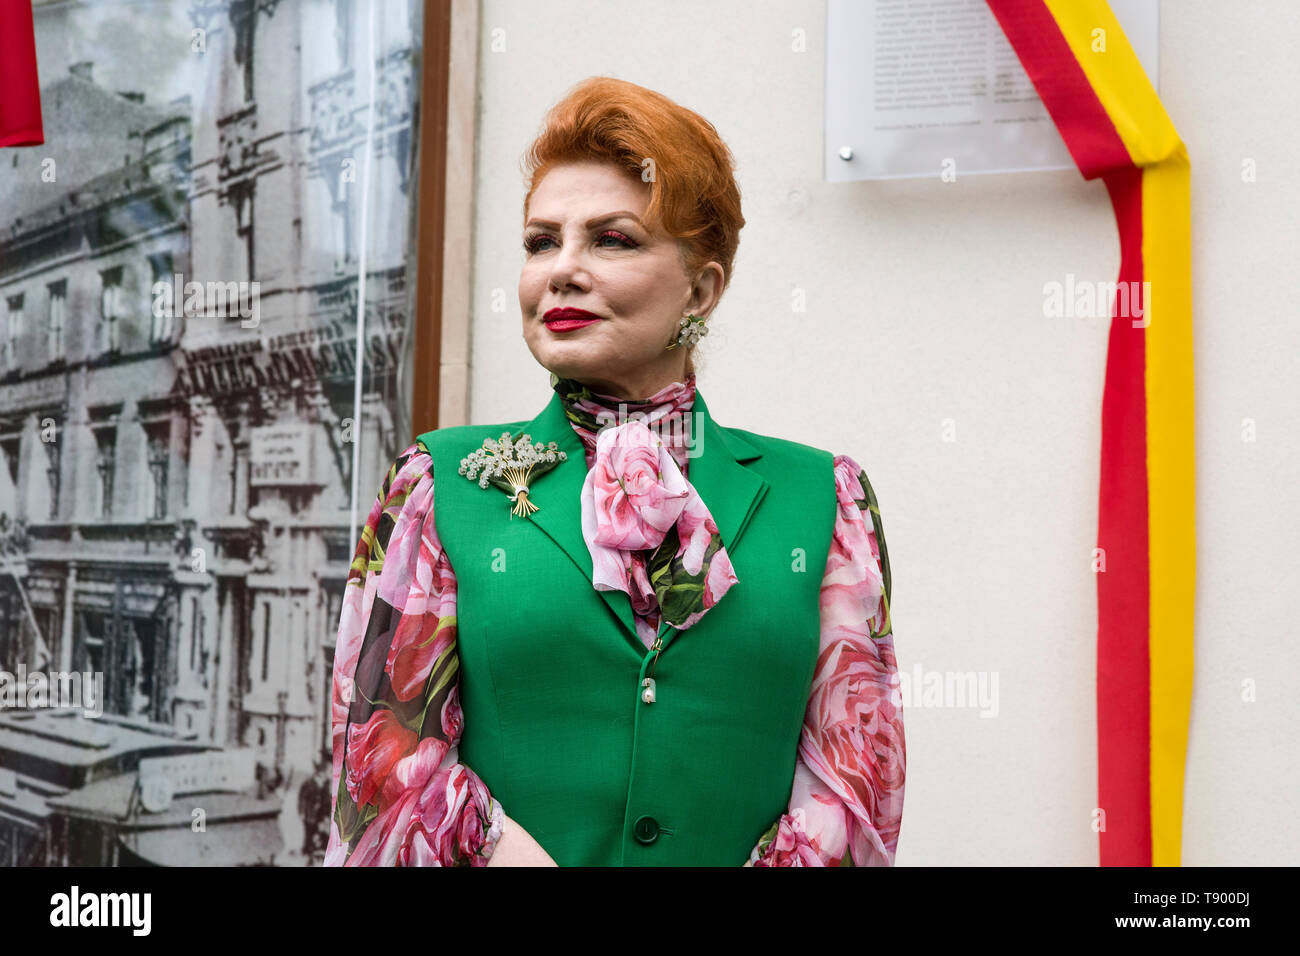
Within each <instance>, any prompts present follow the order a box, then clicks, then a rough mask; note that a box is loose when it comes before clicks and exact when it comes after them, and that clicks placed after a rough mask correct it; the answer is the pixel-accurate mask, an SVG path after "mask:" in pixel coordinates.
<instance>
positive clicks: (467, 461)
mask: <svg viewBox="0 0 1300 956" xmlns="http://www.w3.org/2000/svg"><path fill="white" fill-rule="evenodd" d="M568 457H569V456H568V454H567V453H565V452H562V451H560V450H559V445H557V444H556V443H555V442H550V443H549V444H546V445H543V444H542V443H541V442H534V441H532V437H531V436H530V435H529V434H528V433H527V432H524V433H523V434H522V435H520V436H519V438H517V439H514V438H512V437H511V435H510V433H509V432H502V433H501V437H500V438H499V439H492V438H485V439H483V447H482V448H477V449H475V450H474V451H472V452H470V453H469V454H468V455H466V456H465V457H464V458H462V459H461V460H460V473H461V474H462V475H464V476H465V477H466V478H469V479H470V480H471V481H473V480H477V481H478V484H479V487H480V488H486V487H487V486H488V485H496V486H497V487H498V488H500V489H501V490H502V491H504V492H506V494H508V495H509V496H510V500H511V501H512V502H513V503H514V506H513V507H512V508H511V509H510V513H511V515H520V516H525V515H530V514H532V513H533V512H534V511H538V510H540V509H539V507H538V506H537V505H535V504H533V503H532V502H531V501H529V500H528V488H529V485H530V484H531V483H532V482H533V481H535V480H537V479H538V478H540V477H541V476H542V475H544V474H546V473H547V472H548V471H550V470H551V469H552V468H554V467H555V466H556V465H558V464H559V463H560V462H562V461H565V460H566V459H567V458H568Z"/></svg>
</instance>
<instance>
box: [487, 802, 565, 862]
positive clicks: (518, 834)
mask: <svg viewBox="0 0 1300 956" xmlns="http://www.w3.org/2000/svg"><path fill="white" fill-rule="evenodd" d="M487 865H488V866H558V865H559V864H557V863H556V862H555V861H554V860H552V859H551V857H550V854H548V853H547V852H546V851H545V850H543V849H542V846H541V844H540V843H538V842H537V841H536V840H534V839H533V838H532V835H531V834H530V833H529V832H528V831H527V830H525V829H524V828H523V827H521V826H520V825H519V824H517V823H515V821H514V820H511V819H510V817H509V815H507V816H506V818H505V822H504V823H503V824H502V825H501V837H500V839H498V840H497V846H496V849H495V850H493V851H492V856H491V858H489V859H488V862H487Z"/></svg>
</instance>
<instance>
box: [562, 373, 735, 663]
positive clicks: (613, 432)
mask: <svg viewBox="0 0 1300 956" xmlns="http://www.w3.org/2000/svg"><path fill="white" fill-rule="evenodd" d="M551 384H552V387H553V388H555V390H556V391H557V392H558V393H559V394H560V397H561V399H562V400H563V402H564V406H565V412H566V414H567V415H568V417H569V421H570V422H571V423H572V424H573V427H574V430H575V431H577V433H578V435H579V437H580V438H582V441H583V446H584V448H585V449H586V452H587V478H586V481H585V482H584V483H583V486H582V534H583V538H585V539H586V542H587V548H588V550H589V551H590V552H591V559H592V586H593V587H594V588H596V589H597V590H599V591H612V590H618V591H623V592H624V593H626V594H627V595H628V597H629V598H630V599H631V602H632V609H633V611H634V612H635V614H636V617H637V632H638V634H639V635H640V636H641V639H642V641H644V642H645V644H646V645H647V646H649V645H650V644H651V643H652V642H653V640H654V637H655V635H656V632H657V631H658V627H659V623H660V621H661V620H663V621H667V623H668V624H670V625H671V626H673V627H675V628H678V629H679V630H685V629H687V628H689V627H691V626H692V625H693V624H695V623H696V622H697V621H699V620H700V619H701V618H702V617H703V616H704V615H705V613H706V612H707V611H708V610H709V608H711V607H713V606H714V605H715V604H716V603H717V602H718V601H719V600H721V599H722V596H723V595H724V594H726V593H727V591H728V590H729V589H730V588H731V586H732V585H733V584H735V583H736V581H737V579H736V574H735V570H734V569H733V568H732V565H731V559H730V558H729V557H728V556H727V551H726V548H725V547H723V544H722V536H721V535H720V534H719V532H718V526H717V524H716V522H714V520H713V516H712V515H711V514H710V513H709V509H708V506H707V505H705V503H704V501H703V499H702V498H701V497H700V495H699V492H698V491H696V490H695V487H694V486H693V485H692V484H691V483H690V481H689V480H688V479H687V477H686V473H685V472H686V470H688V468H689V455H688V451H689V449H688V448H687V446H686V435H687V434H688V430H687V429H686V428H685V427H684V422H682V421H681V418H682V416H685V415H689V414H690V409H691V407H692V405H693V404H694V401H695V376H694V375H691V376H689V377H688V378H687V380H686V381H685V382H674V383H672V384H671V385H668V386H666V387H665V388H663V389H661V390H660V391H658V392H656V393H655V394H654V395H652V396H650V398H648V399H644V400H639V401H628V400H626V399H620V398H619V397H617V396H613V395H604V394H601V393H599V392H593V391H591V390H590V389H588V388H587V387H585V386H583V385H582V384H580V383H578V382H576V381H573V380H572V379H561V378H558V377H557V376H555V375H552V376H551ZM633 413H639V414H637V415H636V417H635V418H632V419H631V420H628V419H629V416H631V415H632V414H633Z"/></svg>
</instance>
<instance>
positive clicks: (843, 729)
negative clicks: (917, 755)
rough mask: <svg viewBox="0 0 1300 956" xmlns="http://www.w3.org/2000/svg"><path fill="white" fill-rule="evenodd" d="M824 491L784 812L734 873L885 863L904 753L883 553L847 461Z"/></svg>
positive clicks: (897, 812) (864, 483) (871, 507)
mask: <svg viewBox="0 0 1300 956" xmlns="http://www.w3.org/2000/svg"><path fill="white" fill-rule="evenodd" d="M835 491H836V495H837V497H838V500H839V514H838V516H837V518H836V521H835V528H834V531H833V538H832V541H831V549H830V554H829V556H828V557H827V560H826V573H825V575H824V576H823V578H822V585H821V650H820V653H819V655H818V658H817V669H816V673H815V674H814V676H813V683H812V692H811V694H810V695H809V699H808V710H807V713H806V715H805V717H804V725H803V732H802V734H801V735H800V739H799V754H798V757H797V759H796V761H795V774H794V786H793V788H792V790H791V794H790V805H789V810H788V811H787V812H786V813H785V814H783V815H782V816H781V818H780V819H778V820H777V821H776V822H775V823H773V824H772V826H771V827H770V828H769V829H768V831H767V832H766V833H764V834H763V836H762V837H761V838H760V839H759V841H758V844H757V845H756V846H755V847H754V849H753V851H752V852H751V853H750V857H749V861H748V862H746V863H745V865H746V866H893V864H894V853H895V850H896V848H897V846H898V833H899V828H900V826H901V824H902V818H903V784H904V780H905V776H906V773H905V770H906V762H907V751H906V747H905V744H904V739H903V705H902V691H901V688H900V685H899V679H898V664H897V662H896V661H895V659H894V634H893V626H892V623H891V622H890V617H889V597H890V572H889V556H888V552H887V551H886V550H885V532H884V528H883V527H882V525H881V521H880V508H879V506H878V505H877V503H876V496H875V493H874V492H873V491H872V489H871V483H870V482H869V481H868V480H867V475H866V472H865V471H863V470H862V468H861V467H860V466H859V465H858V463H857V462H856V461H854V460H853V459H852V458H850V457H849V456H847V455H837V456H836V457H835ZM868 518H869V519H870V520H869V521H868Z"/></svg>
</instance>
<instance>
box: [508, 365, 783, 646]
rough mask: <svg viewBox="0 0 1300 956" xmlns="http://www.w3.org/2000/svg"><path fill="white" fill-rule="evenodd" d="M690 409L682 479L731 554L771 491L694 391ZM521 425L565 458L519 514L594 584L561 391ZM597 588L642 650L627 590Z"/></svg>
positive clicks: (583, 470)
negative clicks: (527, 512) (688, 455)
mask: <svg viewBox="0 0 1300 956" xmlns="http://www.w3.org/2000/svg"><path fill="white" fill-rule="evenodd" d="M693 413H694V414H693V415H692V429H693V432H692V435H691V440H692V441H693V442H694V447H693V448H692V449H691V454H692V455H693V456H694V457H692V458H691V459H690V464H689V465H688V466H687V478H688V480H689V481H690V483H691V484H692V485H693V486H694V487H695V489H696V491H698V492H699V493H700V497H701V498H702V499H703V500H704V503H705V505H707V506H708V509H709V513H710V514H711V515H713V520H714V521H715V522H717V525H718V532H719V533H720V534H721V536H722V544H723V547H725V548H726V549H727V552H728V553H729V554H734V553H735V551H736V548H737V547H738V545H739V544H740V539H741V536H742V535H743V534H744V531H745V528H746V526H748V524H749V521H750V519H751V518H752V517H753V514H754V511H755V509H757V508H758V506H759V504H760V503H761V501H762V499H763V496H764V495H765V494H766V493H767V489H768V483H767V481H766V480H765V479H764V478H763V477H762V476H761V475H759V474H758V473H757V472H755V471H752V470H750V469H749V468H746V467H745V465H744V464H743V463H744V462H749V461H754V460H755V459H758V458H761V457H762V455H761V453H760V452H759V450H758V449H757V448H755V447H754V446H753V445H751V444H750V443H749V442H747V441H745V440H744V439H743V438H741V437H740V436H739V435H737V434H736V433H735V432H729V433H728V432H724V430H723V429H722V428H721V427H720V426H719V425H718V424H717V423H716V422H714V421H713V417H712V416H711V415H710V414H709V409H708V405H706V404H705V402H704V398H703V396H702V395H701V394H700V392H699V390H698V389H697V390H696V392H695V404H694V407H693ZM523 431H525V432H527V433H528V435H529V437H530V438H531V439H532V440H533V441H535V442H538V441H540V442H542V443H544V444H545V443H548V442H552V441H553V442H555V443H556V445H557V446H559V449H560V450H561V451H563V452H565V453H566V454H567V455H568V458H567V459H566V460H564V461H562V462H560V463H559V464H558V465H557V466H556V467H555V468H554V469H552V470H551V471H549V472H547V473H546V474H544V475H543V476H542V477H541V478H539V479H538V480H537V483H536V491H535V493H534V492H532V491H531V490H530V494H529V498H530V499H535V504H536V505H537V507H538V510H537V511H535V512H533V513H532V514H531V515H529V516H528V518H525V519H522V520H531V521H532V522H533V523H534V524H535V525H537V526H538V527H539V528H541V529H542V530H543V531H544V532H546V535H547V536H548V537H549V538H550V539H551V540H552V541H554V542H555V544H556V545H557V546H558V547H559V548H560V549H561V550H563V551H564V552H565V553H566V554H567V555H568V556H569V557H570V558H571V559H572V561H573V563H574V564H575V565H576V566H577V568H578V570H579V571H581V572H582V575H583V578H584V580H586V582H587V586H588V587H591V575H592V562H591V552H590V551H589V550H588V549H587V542H586V539H585V538H583V536H582V486H583V483H584V482H585V481H586V480H587V463H586V458H585V453H584V450H583V445H582V439H580V438H579V437H578V435H577V433H576V432H575V431H574V430H573V426H572V425H571V424H570V423H569V418H568V416H567V415H566V414H565V411H564V402H563V400H562V399H561V398H560V396H559V394H558V393H556V394H555V395H553V396H552V398H551V400H550V402H548V403H547V405H546V407H545V408H544V409H542V411H541V412H540V413H539V414H538V415H537V416H536V417H535V418H534V419H533V420H532V421H530V422H528V423H527V424H526V425H525V426H524V428H523ZM597 593H598V594H600V596H601V597H602V598H603V599H604V601H605V603H606V605H608V607H609V609H610V610H611V611H613V612H614V614H615V615H617V616H618V619H619V620H620V621H622V622H623V628H624V630H625V631H626V632H627V635H628V636H629V637H630V639H631V640H632V641H633V642H634V643H635V645H636V647H637V648H638V649H642V650H643V649H644V645H643V644H642V643H641V639H640V638H639V637H638V636H637V632H636V623H635V621H634V620H633V617H632V604H631V601H629V600H628V596H627V595H626V594H624V593H623V592H622V591H599V592H597ZM723 600H724V601H725V600H726V598H725V597H724V598H723ZM733 600H734V598H733ZM706 617H707V615H706ZM665 627H667V625H665ZM669 630H670V631H671V633H670V634H669V635H668V637H667V638H666V639H665V644H666V643H667V642H669V641H671V640H672V637H673V636H674V635H675V634H676V633H677V631H676V630H675V629H669ZM661 633H663V631H662V630H661Z"/></svg>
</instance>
